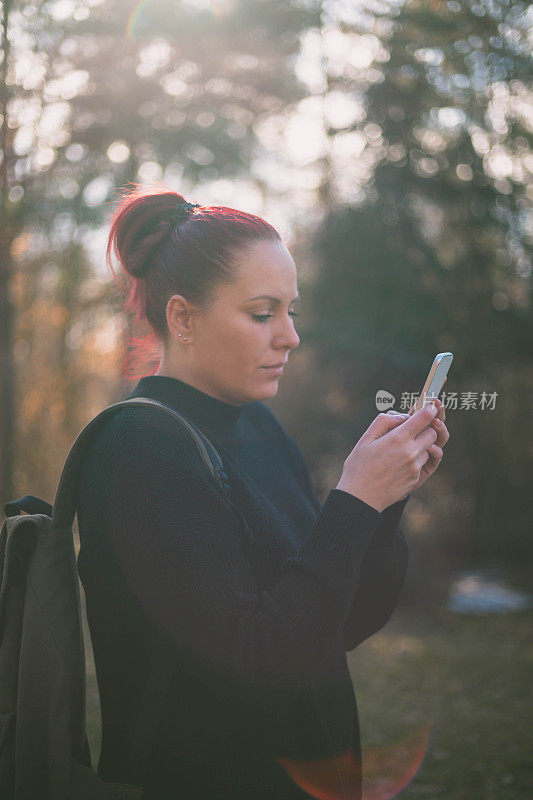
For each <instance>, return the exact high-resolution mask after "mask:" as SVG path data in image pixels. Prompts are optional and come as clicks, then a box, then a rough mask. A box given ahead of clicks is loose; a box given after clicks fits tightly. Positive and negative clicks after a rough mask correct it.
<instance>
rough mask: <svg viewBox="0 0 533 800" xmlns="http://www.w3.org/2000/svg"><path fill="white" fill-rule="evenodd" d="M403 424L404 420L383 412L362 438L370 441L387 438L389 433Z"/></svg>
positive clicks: (373, 421)
mask: <svg viewBox="0 0 533 800" xmlns="http://www.w3.org/2000/svg"><path fill="white" fill-rule="evenodd" d="M402 422H403V419H400V418H396V417H395V416H394V415H393V414H385V413H383V412H382V413H381V414H378V415H377V417H375V418H374V419H373V420H372V422H371V423H370V425H369V426H368V428H367V429H366V431H365V432H364V433H363V435H362V436H361V440H363V439H368V440H369V441H374V440H375V439H379V438H380V437H381V436H385V434H387V433H388V432H389V431H392V430H393V429H394V428H397V427H398V426H399V425H400V424H401V423H402Z"/></svg>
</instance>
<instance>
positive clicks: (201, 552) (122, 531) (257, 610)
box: [103, 409, 381, 716]
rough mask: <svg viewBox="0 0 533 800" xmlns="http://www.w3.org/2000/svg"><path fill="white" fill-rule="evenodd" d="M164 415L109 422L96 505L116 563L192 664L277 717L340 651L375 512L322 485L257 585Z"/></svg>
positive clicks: (181, 438)
mask: <svg viewBox="0 0 533 800" xmlns="http://www.w3.org/2000/svg"><path fill="white" fill-rule="evenodd" d="M162 417H164V415H163V414H154V413H153V411H152V410H150V411H148V410H145V409H142V410H140V409H136V410H135V416H134V417H133V416H132V410H131V409H126V410H121V411H120V412H118V413H117V414H116V415H115V417H114V418H113V420H112V421H111V425H110V428H111V429H112V430H113V434H112V436H111V439H110V441H111V442H112V445H113V446H112V448H111V449H112V458H111V467H110V474H109V475H108V476H107V479H106V481H105V483H106V485H107V486H108V488H109V491H108V494H107V496H106V497H105V498H103V501H104V502H105V503H107V504H108V507H109V531H110V536H111V539H112V543H113V547H114V551H115V553H116V557H117V561H118V563H119V566H120V568H121V570H122V572H123V574H124V576H125V579H126V581H127V582H128V584H129V585H130V587H131V589H132V591H133V592H134V594H135V595H136V597H137V598H138V601H139V603H140V605H141V607H142V609H143V610H144V612H145V613H146V615H147V617H149V618H150V619H151V620H152V621H153V623H155V624H156V625H157V626H160V628H161V629H162V630H164V631H165V632H166V633H167V634H168V635H169V636H170V637H171V638H172V639H173V640H174V641H175V642H176V644H178V645H179V647H180V649H181V650H182V651H183V652H184V653H186V654H187V655H190V656H192V657H193V658H194V659H195V660H197V661H198V663H199V665H200V668H201V666H202V665H205V664H208V665H210V667H212V668H213V673H211V674H216V675H217V680H220V681H221V682H222V681H223V680H225V679H227V680H228V684H229V685H231V686H234V687H238V691H239V692H240V695H241V697H244V698H245V699H246V701H247V702H248V703H252V704H253V705H255V707H257V708H259V709H261V710H262V711H263V712H265V713H268V714H270V715H276V716H277V715H278V714H279V713H280V711H282V710H283V709H284V708H286V707H288V705H289V704H290V703H291V702H292V700H293V699H294V698H295V697H296V695H297V694H298V692H299V691H301V689H302V686H304V685H305V684H312V683H313V681H314V679H315V678H316V675H317V673H318V671H319V669H320V664H321V662H322V660H324V659H325V658H326V657H327V656H328V655H329V653H330V652H331V651H332V650H333V649H335V648H337V649H338V648H339V647H342V636H343V630H344V628H345V625H346V622H347V619H348V616H349V614H350V609H351V608H352V605H353V601H354V597H355V593H356V591H357V586H358V583H359V579H360V574H361V565H362V563H363V560H364V555H365V552H366V549H367V547H368V544H369V542H370V541H371V539H372V536H373V534H374V532H375V531H376V529H377V527H378V526H379V523H380V519H381V514H380V513H379V512H378V511H376V509H374V508H372V507H371V506H369V505H367V504H366V503H364V502H363V501H361V500H358V499H357V498H355V497H353V496H352V495H351V494H349V493H347V492H344V491H340V490H336V489H333V490H331V492H330V493H329V495H328V497H327V499H326V502H325V503H324V506H323V507H322V509H321V510H320V512H319V513H318V515H317V517H316V520H315V522H314V524H313V526H312V529H311V530H310V532H309V536H308V538H307V539H306V541H305V542H304V543H303V545H302V546H301V548H300V550H299V551H298V552H297V554H295V555H294V556H291V557H288V558H287V559H286V560H285V562H284V564H283V568H282V576H281V578H280V579H279V581H278V582H277V583H276V584H275V585H274V586H272V587H269V590H268V591H266V590H264V589H261V588H260V587H259V585H258V581H257V579H256V577H255V576H254V571H253V568H252V565H251V563H250V562H249V560H248V558H247V556H246V546H245V543H244V538H243V533H244V531H243V529H242V527H241V520H240V517H239V516H238V515H237V514H236V513H235V510H234V509H233V507H232V505H231V504H230V502H229V501H228V500H227V499H226V497H225V495H224V494H223V493H222V492H221V491H220V490H219V489H218V487H217V486H216V484H215V482H214V479H213V478H211V476H210V475H209V473H208V472H207V470H206V468H205V466H204V464H203V463H202V461H201V459H200V456H199V454H198V452H197V449H196V446H195V444H194V442H193V440H192V439H191V438H190V436H189V434H188V433H186V432H185V431H184V430H183V431H182V430H181V429H180V426H179V425H177V424H176V422H175V421H173V420H170V419H169V420H168V421H167V420H166V418H162ZM206 674H208V673H206ZM214 689H215V691H216V687H214ZM271 690H273V691H271Z"/></svg>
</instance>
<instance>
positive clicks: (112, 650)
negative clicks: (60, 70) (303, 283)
mask: <svg viewBox="0 0 533 800" xmlns="http://www.w3.org/2000/svg"><path fill="white" fill-rule="evenodd" d="M113 251H114V252H115V253H116V254H117V255H118V258H119V260H120V262H121V264H122V266H123V267H124V269H125V270H126V272H127V273H128V275H129V276H131V294H130V296H129V298H128V307H129V309H130V310H134V311H135V312H136V313H137V314H138V316H139V317H140V318H145V319H146V320H147V321H148V323H149V324H150V326H151V328H152V329H153V331H154V332H155V334H156V335H157V336H158V337H159V338H160V339H161V342H162V344H163V356H162V359H161V362H160V364H159V368H158V371H157V373H156V374H155V375H147V376H145V377H142V378H141V379H140V380H139V382H138V383H137V385H136V387H135V388H134V390H133V391H132V392H131V393H130V394H129V397H138V396H142V397H150V398H153V399H155V400H158V401H160V402H163V403H165V404H166V405H168V406H170V407H172V408H174V409H176V410H177V411H179V412H180V413H182V414H183V415H184V416H186V417H188V418H189V419H191V420H192V421H193V422H194V423H195V424H196V425H197V427H199V428H200V429H201V430H202V431H203V432H204V433H205V434H206V435H207V437H208V438H209V439H210V441H211V442H212V443H213V444H214V446H215V447H216V449H217V450H218V452H219V453H220V455H221V458H222V461H223V463H224V468H225V471H226V473H227V476H228V480H229V484H230V492H231V497H230V498H227V497H226V496H224V495H223V494H222V493H221V492H220V491H219V490H218V488H217V487H216V486H215V484H214V482H213V480H212V479H211V477H210V475H209V474H208V473H207V471H206V469H205V466H204V464H203V463H202V461H201V459H200V457H199V455H198V452H197V450H196V447H195V445H194V442H193V441H192V439H191V438H190V437H189V435H188V434H187V433H186V432H185V431H184V430H183V429H182V426H181V425H179V424H178V423H177V422H175V421H174V420H172V419H171V418H170V417H169V418H168V419H167V416H168V415H166V414H165V413H163V412H161V411H159V410H157V409H153V408H125V409H121V410H119V411H118V412H116V414H115V415H114V417H112V418H111V419H110V420H108V421H106V423H104V425H103V427H102V429H101V430H100V431H99V433H98V435H97V437H96V438H95V440H94V441H93V442H92V445H91V448H90V450H89V452H88V454H87V458H86V460H85V462H84V467H83V473H82V480H81V483H80V492H79V497H78V522H79V531H80V540H81V549H80V554H79V559H78V569H79V574H80V577H81V580H82V583H83V586H84V589H85V593H86V600H87V614H88V619H89V624H90V630H91V636H92V642H93V649H94V657H95V663H96V670H97V678H98V686H99V692H100V701H101V709H102V732H103V738H102V752H101V758H100V762H99V768H98V771H99V773H100V775H101V776H102V777H103V778H104V779H107V780H117V781H120V780H121V781H125V782H132V781H131V779H130V777H129V775H128V753H129V748H130V742H131V737H132V731H133V729H134V727H135V722H136V718H137V714H138V713H139V707H140V698H141V697H142V696H143V691H144V689H145V686H146V682H147V676H148V675H149V673H150V668H151V666H152V663H153V658H154V653H155V650H156V644H157V642H158V641H160V637H167V638H168V641H170V642H172V646H173V647H174V648H175V652H176V653H177V654H178V668H177V669H176V672H175V675H173V678H172V683H171V687H170V690H169V692H168V696H167V697H166V698H165V703H164V711H163V714H162V717H161V720H160V724H159V727H158V729H157V734H156V737H155V741H154V746H153V748H152V749H151V752H150V757H149V760H148V769H147V773H146V777H145V780H144V793H143V798H158V799H160V798H187V800H189V798H190V800H199V799H200V798H209V799H210V800H241V799H242V800H244V799H245V798H246V800H297V798H311V797H328V798H332V800H337V798H343V799H345V798H350V800H357V798H360V797H361V785H362V776H361V750H360V741H359V728H358V719H357V706H356V700H355V696H354V692H353V688H352V683H351V680H350V675H349V672H348V667H347V661H346V652H347V651H350V650H352V649H353V648H355V647H356V646H357V645H358V644H359V643H360V642H361V641H363V640H364V639H366V638H368V637H369V636H371V635H372V634H374V633H375V632H376V631H378V630H379V629H380V628H381V627H383V625H384V624H385V623H386V621H387V620H388V619H389V617H390V615H391V614H392V612H393V610H394V607H395V605H396V602H397V599H398V595H399V593H400V591H401V588H402V586H403V583H404V579H405V572H406V567H407V560H408V547H407V543H406V541H405V538H404V536H403V534H402V532H401V531H400V530H399V528H398V524H399V520H400V517H401V514H402V511H403V509H404V507H405V505H406V503H407V500H408V496H409V493H410V492H412V491H413V490H414V489H416V488H417V487H418V486H419V485H421V483H423V481H424V480H425V479H426V478H427V477H428V475H430V474H431V472H433V471H434V470H435V468H436V467H437V465H438V463H439V461H440V459H441V457H442V446H443V445H444V444H445V442H446V440H447V438H448V434H447V431H446V428H445V426H444V424H443V422H442V421H440V422H438V421H437V419H434V413H435V408H434V407H433V406H426V407H425V408H423V409H422V410H420V411H419V412H417V414H414V415H412V416H410V417H408V415H403V416H398V417H395V416H393V415H390V414H389V415H385V414H379V415H378V416H377V417H376V419H375V420H374V421H373V423H372V424H371V425H370V427H369V428H368V430H367V431H366V432H365V434H364V435H363V437H362V438H361V439H360V440H359V442H358V443H357V445H356V446H355V448H354V450H353V451H352V453H351V454H350V455H349V456H348V458H347V459H346V461H345V463H344V468H343V470H342V475H341V478H340V481H339V483H338V484H337V486H336V487H335V488H334V489H332V490H331V491H330V493H329V495H328V497H327V499H326V501H325V503H324V504H323V505H322V504H321V503H320V502H319V500H318V498H317V497H316V495H315V494H314V492H313V489H312V487H311V482H310V478H309V473H308V470H307V467H306V465H305V463H304V460H303V457H302V455H301V453H300V450H299V448H298V446H297V445H296V443H295V442H294V440H293V439H292V438H291V437H290V436H289V435H288V434H287V433H286V431H285V430H284V429H283V428H282V426H281V425H280V423H279V422H278V420H277V419H276V417H275V416H274V414H273V413H272V411H271V410H270V409H269V408H268V406H267V405H265V404H264V402H263V401H264V400H267V399H268V398H271V397H274V396H275V394H276V392H277V389H278V383H279V379H280V377H281V374H282V371H283V367H282V366H280V367H278V366H277V365H284V364H285V363H286V362H287V359H288V356H289V353H290V352H291V350H293V349H294V348H295V347H297V346H298V344H299V341H300V340H299V337H298V335H297V333H296V331H295V328H294V320H293V317H294V316H295V315H296V312H295V311H294V304H295V302H296V301H297V297H298V290H297V276H296V268H295V265H294V262H293V259H292V258H291V256H290V254H289V252H288V250H287V249H286V247H285V246H284V244H283V243H282V242H281V240H280V236H279V234H278V233H277V231H276V230H275V229H274V228H273V227H272V226H270V225H269V224H268V223H267V222H265V221H264V220H262V219H260V218H258V217H256V216H254V215H252V214H247V213H244V212H241V211H237V210H235V209H230V208H225V207H204V208H202V207H200V206H198V205H196V204H188V203H186V202H185V201H184V198H183V197H181V196H180V195H178V194H175V193H173V192H171V191H167V190H161V191H156V192H154V193H151V194H142V192H140V191H139V190H134V191H133V192H130V193H129V194H127V195H124V196H123V198H122V200H121V202H120V204H119V205H118V207H117V209H116V212H115V215H114V219H113V222H112V226H111V232H110V236H109V242H108V257H109V255H110V254H111V253H112V252H113ZM437 403H438V401H437ZM438 415H439V418H440V420H443V419H444V411H443V409H442V404H440V403H439V408H438ZM236 509H238V510H239V512H240V514H239V513H236ZM243 518H244V521H243Z"/></svg>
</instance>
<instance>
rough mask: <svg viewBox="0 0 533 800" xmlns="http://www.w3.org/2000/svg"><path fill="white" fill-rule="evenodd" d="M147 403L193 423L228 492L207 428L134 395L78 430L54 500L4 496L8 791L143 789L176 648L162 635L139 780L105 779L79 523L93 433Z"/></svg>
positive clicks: (137, 760)
mask: <svg viewBox="0 0 533 800" xmlns="http://www.w3.org/2000/svg"><path fill="white" fill-rule="evenodd" d="M146 405H149V406H154V407H155V408H160V409H161V410H163V411H165V412H166V413H169V414H171V415H172V416H173V417H174V418H175V419H176V420H177V421H179V422H180V423H181V424H182V425H183V426H184V427H185V428H186V430H187V431H188V432H189V434H190V435H191V436H192V437H193V440H194V442H195V444H196V446H197V449H198V452H199V454H200V457H201V459H202V461H203V463H204V464H205V466H206V468H207V470H208V471H209V473H210V475H211V476H212V477H213V478H214V480H215V482H216V485H217V487H218V488H219V489H221V490H222V491H223V492H224V493H225V494H226V496H227V497H228V499H229V484H228V479H227V475H226V473H225V472H224V470H223V464H222V461H221V458H220V455H219V454H218V452H217V450H216V449H215V448H214V447H213V445H212V444H211V442H210V441H209V440H208V439H207V437H206V436H205V434H203V433H202V432H201V431H200V430H199V429H198V428H197V427H196V426H195V425H194V424H193V423H192V422H191V421H190V420H188V419H187V418H185V417H183V416H182V415H181V414H179V413H178V412H176V411H174V410H173V409H171V408H169V407H168V406H166V405H164V404H163V403H160V402H157V401H155V400H152V399H151V398H147V397H135V398H130V399H128V400H123V401H120V402H117V403H114V404H113V405H111V406H108V407H107V408H105V409H104V410H103V411H101V412H100V413H99V414H98V415H97V416H96V417H94V418H93V419H92V420H91V421H90V422H89V423H88V424H87V425H86V426H85V427H84V428H83V429H82V431H81V432H80V433H79V434H78V436H77V438H76V440H75V442H74V444H73V445H72V447H71V450H70V452H69V454H68V456H67V459H66V461H65V463H64V466H63V469H62V472H61V477H60V480H59V485H58V489H57V492H56V496H55V501H54V505H53V507H52V506H51V505H50V504H49V503H47V502H46V501H44V500H41V499H40V498H38V497H34V496H32V495H24V497H21V498H20V499H19V500H14V501H12V502H9V503H6V504H5V505H4V513H5V515H6V519H5V520H4V523H3V525H2V530H1V533H0V797H1V798H2V800H104V798H115V800H140V798H141V797H142V782H143V777H144V774H145V770H146V766H147V763H148V757H149V755H150V748H151V745H152V742H153V736H154V733H155V730H156V725H157V722H158V719H159V716H160V714H161V712H162V709H163V703H164V701H165V697H166V691H167V688H168V686H169V682H170V679H171V677H172V674H173V671H174V666H175V664H176V648H173V647H172V646H171V644H170V643H169V642H168V641H166V640H165V639H164V638H163V637H162V638H161V644H160V649H159V652H158V654H157V656H156V658H155V661H154V667H153V670H152V674H151V675H150V678H149V681H148V684H147V687H146V690H145V695H144V698H143V700H142V703H141V711H140V717H139V722H138V723H137V727H136V729H135V730H134V731H133V732H132V740H131V746H130V753H129V760H128V765H129V767H128V772H127V773H126V774H128V775H130V774H131V776H132V780H133V783H131V784H129V783H128V784H126V783H116V782H109V781H104V780H102V778H100V776H99V775H98V773H97V772H96V771H94V770H93V768H92V764H91V755H90V751H89V743H88V739H87V734H86V709H85V692H86V687H85V678H86V671H85V648H84V640H83V628H82V624H81V604H80V592H79V584H78V580H79V578H78V573H77V562H76V555H75V549H74V540H73V533H72V525H73V522H74V517H75V514H76V499H75V491H76V486H77V475H78V471H79V466H80V464H81V460H82V458H83V454H84V452H85V450H86V448H87V447H88V445H89V442H90V440H91V437H93V436H94V434H95V432H96V430H97V429H98V428H99V427H100V425H101V423H102V422H103V421H104V420H105V419H107V418H108V417H109V416H110V415H111V414H113V413H114V412H115V411H117V410H118V409H119V408H123V407H125V406H128V407H129V406H146ZM230 502H231V500H230ZM232 505H233V504H232ZM234 509H235V511H236V512H237V514H238V515H239V517H240V519H241V521H242V522H244V524H245V525H246V521H245V520H244V518H243V517H242V514H241V513H240V511H239V510H238V509H236V508H235V507H234ZM22 511H25V512H27V513H26V514H22ZM246 527H248V526H247V525H246Z"/></svg>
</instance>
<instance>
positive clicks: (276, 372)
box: [261, 366, 283, 375]
mask: <svg viewBox="0 0 533 800" xmlns="http://www.w3.org/2000/svg"><path fill="white" fill-rule="evenodd" d="M261 369H266V371H267V372H270V374H271V375H282V374H283V366H281V367H261Z"/></svg>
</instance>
